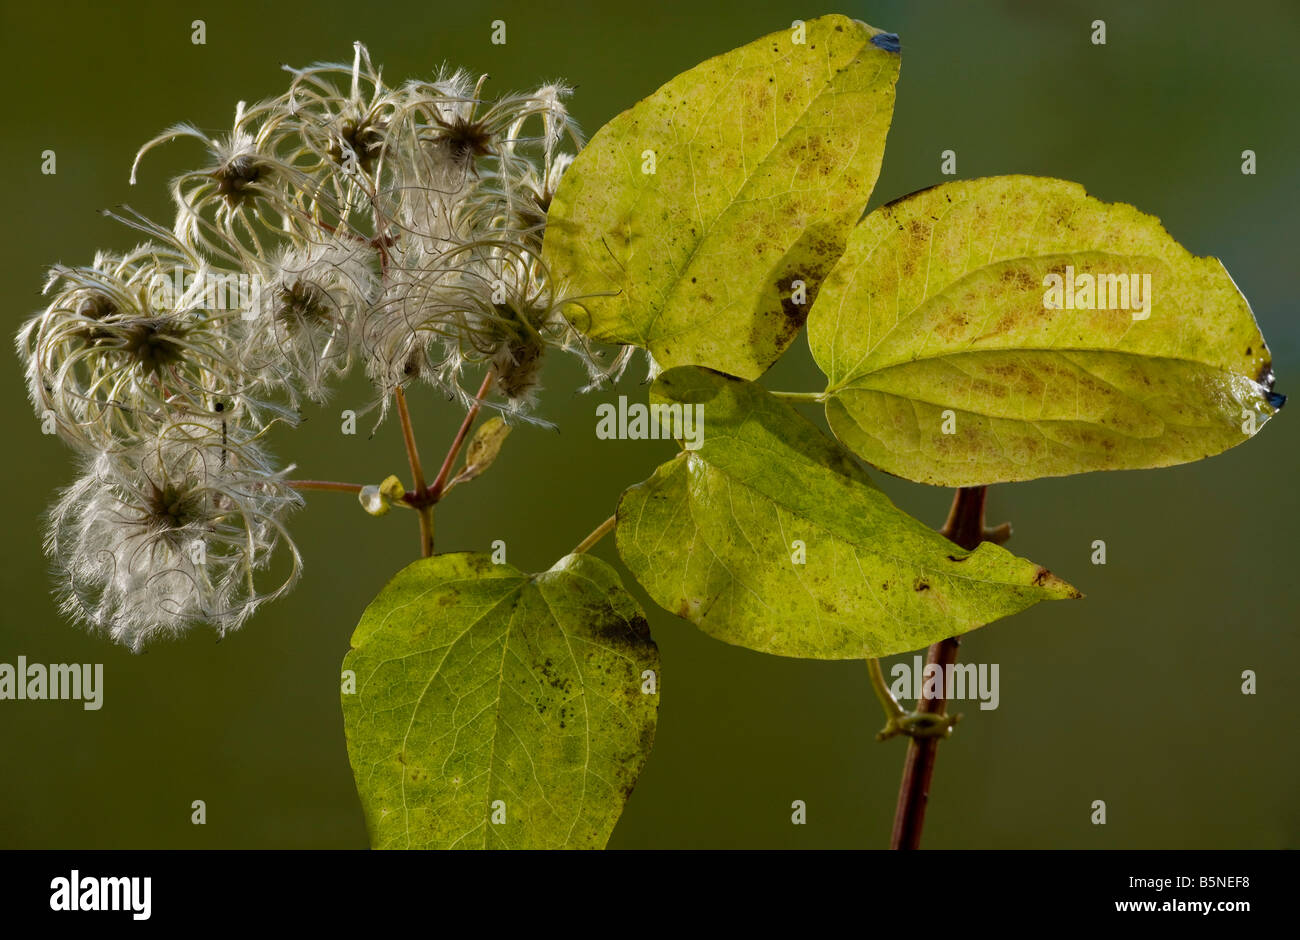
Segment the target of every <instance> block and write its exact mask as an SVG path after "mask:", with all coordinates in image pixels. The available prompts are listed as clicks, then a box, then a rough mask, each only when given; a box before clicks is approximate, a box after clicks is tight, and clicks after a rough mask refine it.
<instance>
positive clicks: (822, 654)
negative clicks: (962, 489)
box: [616, 367, 1079, 659]
mask: <svg viewBox="0 0 1300 940" xmlns="http://www.w3.org/2000/svg"><path fill="white" fill-rule="evenodd" d="M652 395H653V396H654V398H655V399H656V403H657V404H661V405H664V406H667V407H669V408H674V407H675V408H685V407H698V409H700V410H699V411H697V412H694V413H693V414H694V415H695V416H696V417H698V416H699V415H701V414H702V416H703V421H704V424H703V428H704V435H703V444H702V446H700V447H699V448H698V449H696V450H690V449H685V450H683V451H682V453H681V454H680V455H679V456H678V457H677V458H676V459H674V460H671V461H669V462H668V463H666V464H664V465H663V466H661V467H660V468H659V469H658V470H657V471H655V474H654V476H652V477H651V478H650V479H649V480H647V481H645V482H644V483H641V484H639V485H637V486H634V487H632V488H630V489H629V490H627V492H626V493H624V494H623V498H622V500H621V501H620V503H619V507H618V522H617V529H616V537H617V543H618V551H619V554H620V555H621V556H622V558H623V561H624V562H625V563H626V564H627V566H628V568H630V569H631V570H632V573H633V574H635V575H636V577H637V580H638V581H640V582H641V584H642V585H643V586H644V587H645V589H646V591H647V592H648V593H649V594H650V596H651V597H652V598H654V600H655V601H656V602H657V603H659V604H660V605H662V606H663V607H665V608H667V609H668V610H670V611H673V612H675V613H677V614H678V615H679V616H682V617H685V618H687V619H689V620H691V621H693V622H694V623H696V624H698V625H699V626H700V628H701V629H703V630H704V631H705V632H706V633H709V634H710V635H712V636H715V637H717V638H718V639H720V640H724V641H726V642H728V643H734V644H736V645H739V646H746V647H749V648H750V649H754V650H759V651H760V652H765V653H776V654H778V655H782V656H800V657H808V658H813V659H861V658H864V657H868V656H888V655H890V654H892V653H900V652H903V651H905V650H912V649H919V648H921V647H923V646H927V645H929V644H930V643H933V642H935V641H937V640H941V639H943V638H945V637H949V636H953V635H954V634H958V633H965V632H968V631H970V630H973V629H975V628H976V627H979V626H981V625H982V624H985V623H989V622H990V621H993V620H996V619H998V618H999V617H1006V616H1008V615H1010V614H1014V613H1016V612H1018V611H1021V610H1023V609H1025V608H1026V607H1029V606H1031V605H1033V604H1036V603H1037V602H1038V601H1041V600H1052V599H1058V598H1067V597H1078V596H1079V594H1078V592H1077V591H1076V590H1074V588H1072V587H1071V586H1070V585H1068V584H1066V583H1065V582H1064V581H1062V580H1061V579H1060V578H1058V577H1056V576H1055V575H1053V574H1051V573H1050V572H1049V571H1047V570H1046V569H1045V568H1042V567H1040V566H1038V565H1035V564H1033V563H1032V562H1029V561H1026V560H1024V559H1022V558H1017V557H1016V556H1015V555H1012V554H1011V553H1010V552H1008V551H1006V550H1005V549H1003V548H1000V547H999V546H996V545H993V544H992V543H987V542H986V543H984V544H982V545H980V546H979V548H977V549H976V550H975V551H973V552H971V551H966V550H965V549H962V548H958V547H957V546H956V545H954V544H953V543H952V542H949V541H948V540H947V539H945V538H944V537H943V536H941V535H940V534H939V533H937V532H935V531H933V530H932V529H929V528H927V527H926V526H924V525H922V524H921V523H920V522H918V521H917V520H915V519H913V518H912V517H911V516H909V515H907V514H906V513H904V512H902V511H901V510H899V509H898V508H897V507H896V506H894V504H893V503H891V502H890V501H889V499H888V497H886V496H885V495H884V493H882V492H881V491H880V490H879V489H878V488H876V487H875V486H874V485H873V484H872V483H871V481H870V480H869V479H868V477H867V475H866V473H865V472H864V471H863V470H862V469H861V467H860V466H859V465H858V464H857V463H856V462H855V461H854V460H853V458H852V457H851V456H850V455H849V454H848V453H846V452H845V451H844V450H843V449H842V448H840V447H839V445H837V444H835V443H834V442H833V441H831V440H830V439H829V438H827V437H826V436H825V435H824V434H822V433H821V432H820V431H818V430H817V429H816V428H815V427H813V426H812V425H811V424H810V423H809V422H808V421H807V420H805V419H804V418H803V417H802V416H801V415H799V414H798V413H796V412H795V411H794V410H793V409H792V408H791V407H790V406H789V405H787V404H785V403H784V402H781V401H778V400H777V399H776V398H773V397H772V396H771V395H770V394H768V393H767V392H766V391H764V390H763V389H762V388H761V387H760V386H758V385H756V384H754V383H753V382H746V381H743V380H740V379H733V378H730V377H728V376H723V375H720V374H718V373H715V372H709V371H705V370H701V369H695V368H689V367H683V368H677V369H672V370H669V371H667V372H665V373H663V374H662V375H660V376H659V378H658V379H657V380H656V382H655V384H654V387H653V390H652Z"/></svg>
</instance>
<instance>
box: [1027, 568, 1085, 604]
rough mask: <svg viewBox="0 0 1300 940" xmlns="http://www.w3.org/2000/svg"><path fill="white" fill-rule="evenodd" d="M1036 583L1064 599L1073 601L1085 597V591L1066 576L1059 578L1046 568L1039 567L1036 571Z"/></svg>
mask: <svg viewBox="0 0 1300 940" xmlns="http://www.w3.org/2000/svg"><path fill="white" fill-rule="evenodd" d="M1034 584H1035V586H1037V587H1040V588H1042V589H1043V590H1044V591H1047V592H1048V593H1050V594H1055V595H1056V596H1057V597H1059V598H1061V599H1063V600H1071V601H1073V600H1079V599H1080V598H1082V597H1083V592H1082V591H1080V590H1079V589H1078V588H1077V587H1075V586H1074V585H1073V584H1071V583H1070V582H1068V581H1066V580H1065V579H1064V578H1058V577H1057V576H1056V575H1054V574H1052V572H1050V571H1048V570H1047V569H1046V568H1039V569H1038V571H1036V572H1035V573H1034Z"/></svg>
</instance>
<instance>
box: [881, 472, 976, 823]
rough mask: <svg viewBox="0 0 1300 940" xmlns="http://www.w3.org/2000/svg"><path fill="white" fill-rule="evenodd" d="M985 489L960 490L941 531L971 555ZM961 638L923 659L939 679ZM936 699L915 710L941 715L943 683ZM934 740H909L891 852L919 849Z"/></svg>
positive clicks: (939, 646) (925, 700)
mask: <svg viewBox="0 0 1300 940" xmlns="http://www.w3.org/2000/svg"><path fill="white" fill-rule="evenodd" d="M986 493H987V488H986V487H983V486H972V487H967V488H963V489H959V490H958V491H957V492H956V494H955V495H954V496H953V500H952V509H950V510H949V512H948V521H947V522H946V523H944V526H943V528H942V529H941V530H940V531H941V532H942V533H943V534H944V535H945V536H946V537H947V538H949V539H951V540H952V541H953V542H955V543H956V544H958V545H960V546H961V547H962V548H965V549H968V550H971V551H973V550H974V549H975V548H976V546H978V545H979V544H980V542H982V541H984V538H985V533H984V499H985V495H986ZM960 648H961V637H959V636H954V637H949V638H948V639H946V640H942V641H940V642H938V643H935V644H934V645H933V646H931V647H930V653H929V656H927V657H926V659H927V663H928V664H929V665H934V666H938V667H939V670H940V675H944V674H946V673H947V667H948V666H949V665H952V664H954V663H956V662H957V654H958V652H959V651H960ZM939 689H940V694H939V695H938V696H937V697H935V698H926V697H925V696H922V697H921V698H920V699H919V700H918V701H917V703H916V710H917V711H919V712H929V713H933V714H943V712H944V709H945V707H946V701H945V699H944V696H943V692H944V691H945V690H944V687H943V683H940V684H939ZM940 740H941V739H940V738H937V737H930V738H911V739H910V740H909V741H908V745H907V758H906V760H905V761H904V763H903V780H902V783H900V784H899V788H898V808H897V809H896V810H895V812H894V832H893V835H892V837H891V838H890V842H889V847H890V848H891V849H917V848H920V847H921V830H922V829H923V828H924V826H925V810H926V805H927V804H928V803H929V800H930V781H931V779H932V778H933V776H934V761H935V757H936V756H938V749H939V741H940Z"/></svg>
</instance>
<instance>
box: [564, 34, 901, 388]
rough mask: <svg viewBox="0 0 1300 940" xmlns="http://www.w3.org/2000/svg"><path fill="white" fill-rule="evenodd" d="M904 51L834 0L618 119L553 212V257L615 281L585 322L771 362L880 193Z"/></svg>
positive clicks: (581, 314) (615, 337)
mask: <svg viewBox="0 0 1300 940" xmlns="http://www.w3.org/2000/svg"><path fill="white" fill-rule="evenodd" d="M798 40H802V41H801V42H800V41H798ZM897 50H898V43H897V37H896V36H893V35H891V34H888V33H882V32H881V31H880V30H877V29H875V28H873V27H871V26H867V25H866V24H864V23H859V22H857V21H856V20H852V19H849V18H847V17H844V16H823V17H820V18H818V19H814V20H809V21H808V22H807V23H805V24H803V28H802V32H800V30H799V29H797V28H795V29H786V30H781V31H779V32H776V33H773V34H771V35H770V36H765V37H764V38H762V39H759V40H757V41H756V42H752V43H750V44H749V45H746V46H742V47H741V48H739V49H736V50H734V51H732V52H728V53H726V54H724V55H721V56H717V57H716V58H712V59H709V60H707V61H705V62H703V63H701V64H700V65H697V66H696V67H695V68H693V69H690V70H689V71H687V72H684V73H682V74H681V75H678V76H677V77H676V78H674V79H672V80H671V81H669V82H668V83H667V84H666V85H664V86H663V87H662V88H660V89H659V90H658V91H656V92H655V93H654V94H652V95H651V96H650V97H649V98H646V99H645V100H644V101H641V102H640V103H638V104H637V105H635V106H634V107H633V108H631V109H630V110H628V111H625V112H623V113H622V114H620V115H619V116H618V117H616V118H614V120H612V121H610V122H609V123H608V124H606V125H605V126H604V127H602V128H601V129H600V131H598V132H597V133H596V135H595V137H593V138H592V140H591V142H590V143H588V144H587V146H586V147H585V148H584V149H583V150H582V152H581V153H579V155H578V158H577V160H576V161H575V162H574V164H573V165H572V166H571V167H570V168H569V169H568V170H567V171H566V172H565V174H564V178H563V180H562V182H561V184H560V188H559V191H558V192H557V193H556V195H555V198H554V200H553V202H552V204H551V207H550V211H549V213H548V217H547V226H546V240H545V253H544V258H545V261H546V263H547V264H548V265H549V266H550V268H551V270H552V272H553V273H554V274H555V275H556V276H558V277H560V278H562V279H564V280H565V281H567V282H568V283H569V284H570V286H572V287H573V288H574V290H575V291H576V292H577V293H579V294H583V295H603V296H592V297H589V298H586V299H584V301H583V305H584V309H583V310H581V311H579V310H578V309H577V308H576V307H573V308H570V311H569V312H570V314H571V318H572V320H573V324H574V326H575V327H576V328H577V329H579V330H581V331H583V332H585V333H586V334H587V335H588V336H590V337H592V338H593V339H596V340H601V341H606V342H613V343H626V344H631V345H635V346H641V347H644V348H647V349H649V350H650V352H651V353H652V354H653V355H654V357H655V359H656V360H657V361H658V362H659V363H660V364H661V365H663V366H665V367H668V366H673V365H685V364H696V365H705V366H710V367H712V368H716V369H721V370H723V371H726V372H729V373H731V374H733V375H741V376H745V377H749V378H753V377H757V376H758V375H760V374H761V373H762V372H763V371H765V370H766V369H767V368H768V366H770V365H771V364H772V363H773V362H774V361H776V359H777V357H779V356H780V355H781V353H782V352H783V351H784V350H785V348H786V347H787V346H789V345H790V343H791V342H792V341H793V340H794V337H795V336H796V335H797V334H798V331H799V329H800V327H801V326H802V325H803V322H804V320H806V319H807V316H808V310H809V309H810V304H811V302H812V300H813V297H814V296H815V294H816V290H817V287H818V284H819V282H820V281H821V279H822V278H823V277H824V276H825V275H826V273H827V272H828V271H830V269H831V267H832V265H833V264H834V263H835V259H836V258H838V257H839V254H840V252H841V251H842V250H843V248H844V240H845V238H846V237H847V236H848V233H849V230H850V229H851V228H852V226H853V224H854V222H856V221H857V219H858V218H859V217H860V216H861V213H862V210H863V208H864V207H865V206H866V204H867V200H868V199H869V198H870V196H871V190H872V188H873V187H874V186H875V183H876V177H877V176H878V175H879V173H880V160H881V156H882V154H883V151H884V146H885V135H886V132H887V131H888V129H889V123H890V119H891V117H892V114H893V104H894V83H895V81H897V78H898V67H899V55H898V51H897ZM795 282H802V284H803V287H802V288H800V286H799V284H797V283H795ZM805 293H806V297H804V296H803V295H804V294H805ZM800 299H803V303H800V302H799V300H800Z"/></svg>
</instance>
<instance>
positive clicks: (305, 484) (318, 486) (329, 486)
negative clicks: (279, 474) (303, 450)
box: [285, 480, 362, 493]
mask: <svg viewBox="0 0 1300 940" xmlns="http://www.w3.org/2000/svg"><path fill="white" fill-rule="evenodd" d="M285 482H287V483H288V484H289V485H290V486H292V487H293V488H294V489H295V490H334V491H336V492H339V493H360V492H361V490H362V486H361V484H360V483H335V482H334V481H333V480H287V481H285Z"/></svg>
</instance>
